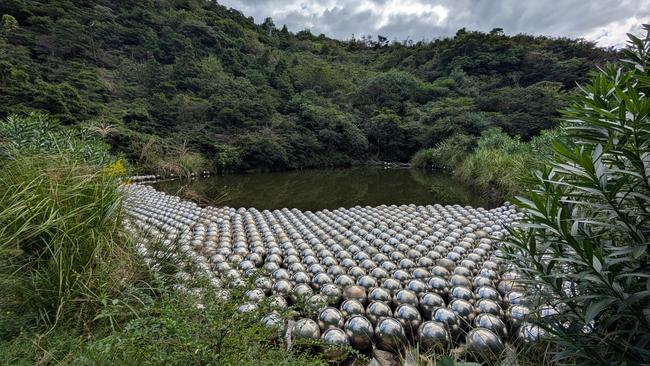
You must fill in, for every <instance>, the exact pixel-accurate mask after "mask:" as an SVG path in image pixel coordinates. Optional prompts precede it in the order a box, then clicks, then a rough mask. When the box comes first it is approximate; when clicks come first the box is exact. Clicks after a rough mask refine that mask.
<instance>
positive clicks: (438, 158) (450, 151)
mask: <svg viewBox="0 0 650 366" xmlns="http://www.w3.org/2000/svg"><path fill="white" fill-rule="evenodd" d="M474 140H475V139H474V138H473V137H471V136H468V135H463V134H456V135H453V136H451V137H449V138H447V139H446V140H444V141H442V142H441V143H439V144H438V145H436V147H434V148H431V149H422V150H419V151H418V152H417V153H415V155H413V158H411V164H412V165H413V166H415V167H417V168H428V169H440V170H447V171H453V170H454V169H455V167H456V166H457V165H458V164H460V163H461V162H462V161H463V159H465V157H466V156H467V155H468V154H470V153H471V152H472V148H473V146H474V143H475V141H474Z"/></svg>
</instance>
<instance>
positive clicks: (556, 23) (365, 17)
mask: <svg viewBox="0 0 650 366" xmlns="http://www.w3.org/2000/svg"><path fill="white" fill-rule="evenodd" d="M220 3H221V4H222V5H225V6H229V7H232V8H235V9H237V10H240V11H242V12H243V13H244V14H245V15H247V16H252V17H253V18H254V19H255V21H256V22H257V23H261V22H262V21H263V20H264V18H266V17H272V18H273V20H274V22H275V24H276V25H277V26H282V25H283V24H286V25H287V27H288V28H289V29H290V30H291V31H294V32H295V31H300V30H303V29H310V30H311V31H312V33H315V34H320V33H324V34H325V35H327V36H330V37H334V38H338V39H349V38H350V37H351V36H352V35H353V34H354V35H355V36H357V37H360V36H361V35H365V34H369V35H373V36H375V35H377V34H381V35H383V36H385V37H387V38H388V39H391V40H393V39H397V40H404V39H407V38H409V39H412V40H415V41H419V40H422V39H424V40H431V39H433V38H438V37H444V36H450V35H453V34H454V33H456V31H457V30H458V29H460V28H463V27H466V28H467V29H470V30H482V31H489V30H491V29H493V28H503V29H504V31H505V32H506V33H507V34H517V33H527V34H535V35H548V36H567V37H582V38H586V39H589V40H593V41H597V42H598V44H600V45H602V46H619V47H620V46H621V45H623V44H624V42H625V39H626V36H625V34H626V33H627V32H633V33H639V32H640V26H641V24H643V23H650V0H618V1H617V0H554V1H552V0H318V1H314V0H221V1H220Z"/></svg>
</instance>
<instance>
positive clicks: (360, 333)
mask: <svg viewBox="0 0 650 366" xmlns="http://www.w3.org/2000/svg"><path fill="white" fill-rule="evenodd" d="M344 329H345V334H347V336H348V338H349V339H350V343H351V344H352V346H353V347H354V348H356V349H359V350H365V349H368V348H370V346H372V338H373V336H374V333H375V331H374V329H373V326H372V323H371V322H370V320H368V319H367V318H366V317H364V316H362V315H354V316H352V317H350V319H348V321H347V322H345V328H344Z"/></svg>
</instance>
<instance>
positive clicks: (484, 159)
mask: <svg viewBox="0 0 650 366" xmlns="http://www.w3.org/2000/svg"><path fill="white" fill-rule="evenodd" d="M529 158H530V156H529V155H525V154H508V153H507V152H505V151H502V150H501V149H478V150H476V151H475V152H473V153H472V154H470V155H469V156H468V157H467V158H466V159H465V160H463V161H462V163H460V164H459V165H458V167H457V168H456V170H454V176H455V177H457V178H459V179H461V180H463V181H465V182H467V183H470V184H471V185H473V186H475V187H476V188H478V189H480V190H482V191H484V192H485V193H486V194H491V195H494V196H495V197H492V199H493V200H496V201H503V200H504V199H507V198H509V197H513V196H514V195H515V194H517V193H519V192H520V191H521V189H522V188H523V186H524V185H523V184H522V183H521V178H522V177H523V176H525V175H526V174H528V171H529V169H530V165H529V164H528V162H529V161H530V159H529Z"/></svg>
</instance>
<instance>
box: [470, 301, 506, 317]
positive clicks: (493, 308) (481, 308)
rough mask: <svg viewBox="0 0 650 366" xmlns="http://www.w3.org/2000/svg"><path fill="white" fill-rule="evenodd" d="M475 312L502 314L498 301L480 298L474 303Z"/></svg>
mask: <svg viewBox="0 0 650 366" xmlns="http://www.w3.org/2000/svg"><path fill="white" fill-rule="evenodd" d="M475 307H476V312H477V313H479V314H492V315H496V316H503V309H501V306H500V305H499V303H497V302H496V301H494V300H490V299H481V300H479V301H478V302H477V303H476V305H475Z"/></svg>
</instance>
